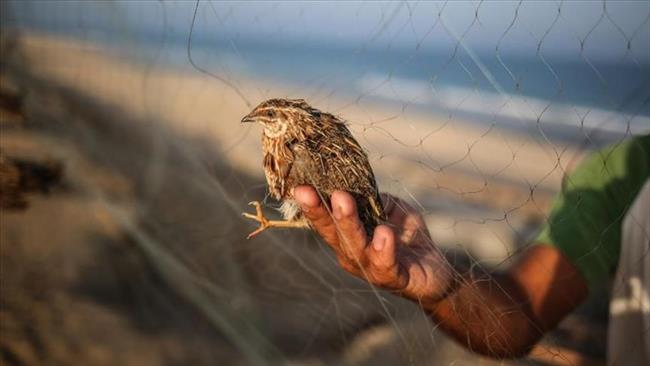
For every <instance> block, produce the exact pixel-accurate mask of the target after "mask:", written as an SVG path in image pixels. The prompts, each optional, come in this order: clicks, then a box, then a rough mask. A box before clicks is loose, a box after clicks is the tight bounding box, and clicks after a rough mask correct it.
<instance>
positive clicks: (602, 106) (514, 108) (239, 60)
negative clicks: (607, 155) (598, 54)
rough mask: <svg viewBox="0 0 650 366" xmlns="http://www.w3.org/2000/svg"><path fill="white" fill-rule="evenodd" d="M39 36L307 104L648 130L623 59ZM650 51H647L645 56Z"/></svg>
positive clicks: (604, 136) (643, 79)
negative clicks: (258, 86)
mask: <svg viewBox="0 0 650 366" xmlns="http://www.w3.org/2000/svg"><path fill="white" fill-rule="evenodd" d="M32 30H34V31H39V32H49V33H58V34H63V35H65V36H67V37H77V38H81V39H84V40H91V41H93V42H98V43H101V44H105V45H106V46H107V47H109V48H113V49H115V50H116V51H117V52H120V53H121V54H122V56H123V57H128V58H130V59H132V60H133V61H134V62H139V63H142V64H145V65H150V66H152V65H153V66H156V67H160V66H165V67H171V68H178V69H181V70H184V71H187V72H199V73H204V74H205V77H206V78H214V76H212V75H216V76H218V77H217V78H214V82H215V83H218V82H220V80H219V79H224V80H227V81H228V82H230V83H232V84H235V85H236V84H237V81H238V80H240V79H243V78H249V79H255V80H265V81H270V82H280V83H283V84H284V85H287V84H288V85H295V86H296V87H297V88H299V90H301V91H304V93H305V98H307V99H309V98H310V97H311V96H313V95H321V96H322V95H336V96H337V97H342V98H346V99H349V100H355V101H358V100H361V99H366V100H372V101H377V102H381V103H386V104H390V105H394V106H395V107H398V108H402V109H406V108H408V109H410V110H414V111H417V112H423V113H430V114H431V115H432V116H435V117H436V118H437V119H438V120H439V119H440V118H445V119H449V120H453V119H458V120H463V121H464V122H468V123H474V124H478V125H483V126H486V128H487V127H489V126H492V125H494V126H496V127H499V128H504V129H513V130H520V131H525V132H527V133H528V134H529V135H533V136H537V137H539V138H544V139H548V140H552V141H558V142H570V143H576V144H581V143H588V144H587V148H589V147H593V148H596V147H599V146H602V145H604V144H608V143H611V142H614V141H618V140H620V139H622V138H625V137H629V136H630V135H639V134H646V133H649V132H650V64H648V63H639V62H638V61H636V60H635V58H634V54H633V53H629V54H626V55H622V57H621V58H620V59H619V60H617V59H616V58H608V59H607V61H602V60H601V61H597V60H591V59H589V57H587V56H586V55H585V54H580V52H576V53H575V54H573V55H571V57H557V56H552V57H551V56H545V55H544V53H543V52H538V53H536V54H533V55H528V56H525V55H512V54H501V53H500V52H499V51H498V50H496V49H494V50H491V51H489V52H486V51H483V52H478V51H474V50H472V49H469V48H467V47H465V46H464V45H463V44H462V43H460V42H459V43H458V44H457V45H456V46H455V47H453V48H446V49H438V50H437V49H435V48H434V49H431V48H429V49H418V48H407V47H399V46H394V47H383V48H377V47H368V46H365V45H363V44H359V45H356V44H350V43H327V42H323V43H313V42H310V43H301V42H297V41H287V40H274V39H273V38H272V37H271V38H269V37H266V38H262V37H260V38H254V37H248V38H245V37H235V38H228V37H221V38H220V37H215V36H211V35H206V34H194V35H193V36H192V37H191V38H190V37H188V35H187V34H178V33H176V34H159V33H147V32H139V33H135V34H134V33H131V34H129V36H128V37H124V35H115V34H112V33H110V32H106V31H101V30H93V29H79V28H75V27H67V28H66V27H61V26H58V27H57V28H56V29H46V28H43V27H40V28H38V27H35V28H34V29H32ZM645 51H647V50H645Z"/></svg>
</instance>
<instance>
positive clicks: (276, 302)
mask: <svg viewBox="0 0 650 366" xmlns="http://www.w3.org/2000/svg"><path fill="white" fill-rule="evenodd" d="M0 10H1V12H0V14H1V15H0V21H1V23H0V25H1V27H0V31H1V33H2V34H1V37H0V40H1V43H0V51H1V52H2V54H1V57H0V66H1V68H0V82H1V84H0V131H1V135H0V183H2V190H1V191H0V193H1V198H2V202H1V203H2V204H1V206H2V208H1V211H0V214H1V221H0V224H1V225H0V234H1V236H0V238H1V240H2V246H1V252H0V260H1V265H2V274H1V277H0V278H1V280H2V294H1V296H0V313H1V314H2V322H1V323H0V331H1V333H2V335H1V337H0V357H2V361H1V362H2V364H3V365H4V364H7V365H116V364H119V365H170V366H171V365H215V364H217V365H267V364H268V365H275V364H285V365H287V364H288V365H440V364H449V365H451V364H453V365H476V364H484V365H492V364H513V365H514V364H516V365H519V364H523V365H564V364H573V365H577V364H604V359H605V358H604V357H605V336H606V322H607V305H608V298H607V297H608V284H603V285H602V288H600V289H594V290H593V291H592V295H591V297H590V299H589V301H587V302H586V303H585V304H584V305H583V306H581V307H580V308H579V309H578V311H576V312H575V314H572V315H571V316H569V317H568V318H567V319H565V320H564V321H563V322H562V323H561V324H560V327H559V328H558V329H557V330H556V331H554V332H552V333H551V334H549V335H548V336H547V337H545V338H544V340H543V341H542V343H541V344H540V345H538V346H537V347H536V348H535V349H534V350H533V351H532V353H531V355H530V356H529V357H528V358H526V359H523V360H517V361H500V362H497V361H492V360H489V359H485V358H482V357H479V356H475V355H473V354H471V353H469V352H467V351H465V350H463V349H461V348H460V347H459V346H457V345H455V343H454V342H452V341H451V340H449V339H447V338H446V337H445V336H444V335H443V334H442V333H441V332H440V331H438V330H437V328H436V325H435V324H434V323H432V322H430V320H429V319H428V318H427V316H426V315H425V314H424V313H422V312H421V311H420V310H419V309H418V308H417V306H415V305H414V304H411V303H409V302H407V301H405V300H401V299H399V298H397V297H395V296H393V295H391V294H388V293H386V292H383V291H381V290H378V289H376V288H373V287H370V286H368V285H367V284H365V283H364V282H362V281H360V280H357V279H355V278H353V277H351V276H348V275H347V274H345V273H344V272H343V271H342V270H341V269H339V268H338V265H337V263H336V260H335V258H334V256H333V255H332V253H331V252H330V251H329V250H328V249H327V248H326V246H325V245H324V244H323V243H322V242H321V241H320V240H319V239H318V238H317V237H316V236H315V235H314V234H313V233H311V232H307V231H282V230H277V231H268V232H265V233H264V234H262V235H260V236H258V237H256V238H255V239H253V240H249V241H247V240H245V237H246V235H247V234H248V233H249V232H250V231H251V230H252V229H254V226H255V225H254V223H251V222H247V221H245V220H244V219H243V218H241V216H240V213H241V212H243V211H248V210H249V207H248V206H247V203H248V202H249V201H252V200H261V199H264V198H265V196H266V185H265V181H264V177H263V171H262V168H261V161H262V154H261V144H260V141H259V138H260V132H261V131H260V129H259V128H258V127H257V126H250V125H248V124H247V125H245V126H244V125H241V124H240V123H239V121H240V119H241V117H242V116H243V115H245V114H246V113H248V112H249V111H250V109H252V108H253V107H254V106H255V105H257V104H258V103H260V102H261V101H263V100H265V99H268V98H273V97H284V98H304V99H306V100H307V101H308V102H309V103H310V104H312V105H313V106H315V107H317V108H319V109H321V110H324V111H328V112H331V113H334V114H336V115H338V116H340V117H341V118H343V119H345V120H347V121H348V122H349V126H350V129H351V130H352V132H353V134H354V135H355V137H356V138H357V140H359V142H360V143H361V145H362V146H363V147H364V148H365V149H366V150H367V152H368V154H369V158H370V161H371V164H372V166H373V168H374V170H375V173H376V176H377V179H378V183H379V186H380V189H381V190H382V191H386V192H390V193H392V194H394V195H397V196H400V197H402V198H404V199H406V200H408V201H409V202H410V203H412V204H413V205H415V206H416V207H417V208H418V209H419V210H421V212H422V214H423V215H424V216H425V218H426V221H427V225H428V227H429V230H430V231H431V234H432V236H433V238H434V240H435V241H436V243H437V244H438V245H439V246H440V247H441V248H443V250H444V251H445V254H447V255H448V257H449V259H450V260H451V261H453V262H454V263H455V264H456V266H457V267H458V268H459V269H461V268H463V269H468V270H473V271H478V272H482V273H488V274H489V273H492V272H493V271H499V270H503V269H505V268H507V266H508V265H509V263H510V262H511V260H512V259H513V258H516V256H517V254H518V253H519V252H520V251H521V250H522V249H523V248H525V247H526V246H527V245H529V240H530V239H531V237H532V236H534V235H535V233H536V232H537V230H538V228H539V226H540V225H541V224H542V223H543V222H544V221H545V220H546V218H547V213H548V209H549V207H550V204H551V202H552V199H553V197H554V195H555V194H556V193H557V192H558V191H559V190H560V189H561V184H562V179H563V177H564V176H565V174H566V173H568V172H570V171H571V170H572V169H573V168H574V167H575V165H576V164H577V163H579V162H580V160H581V159H582V158H583V157H584V156H585V154H587V153H589V152H591V151H594V150H596V149H598V148H600V147H603V146H605V145H608V144H612V143H620V142H622V141H624V140H625V139H628V138H630V137H632V136H635V135H638V134H644V133H648V132H649V131H650V3H648V2H646V1H615V2H612V1H584V2H583V1H558V2H551V1H545V2H533V1H519V2H517V1H512V2H509V1H504V2H483V1H463V2H406V1H399V2H306V1H305V2H302V1H297V2H270V1H268V2H267V1H264V2H230V1H224V2H221V1H207V0H201V1H176V2H175V1H147V2H145V1H122V2H113V1H93V2H81V1H10V0H3V1H2V2H0ZM265 202H266V210H267V213H268V214H269V216H271V215H275V211H274V208H277V206H278V205H277V203H276V202H273V201H271V200H267V201H265Z"/></svg>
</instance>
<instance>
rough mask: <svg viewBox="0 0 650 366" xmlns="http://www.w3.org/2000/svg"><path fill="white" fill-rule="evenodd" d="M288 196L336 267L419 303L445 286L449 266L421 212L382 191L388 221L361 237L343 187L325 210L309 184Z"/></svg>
mask: <svg viewBox="0 0 650 366" xmlns="http://www.w3.org/2000/svg"><path fill="white" fill-rule="evenodd" d="M294 198H295V199H296V200H297V201H298V203H299V204H300V206H301V208H302V212H303V213H304V215H305V216H306V217H307V219H309V221H310V222H311V224H312V226H313V228H314V229H315V230H316V231H317V232H318V233H319V234H320V236H321V237H323V239H324V240H325V242H327V244H328V245H329V246H330V247H332V249H333V250H334V252H335V253H336V256H337V258H338V261H339V264H340V265H341V267H342V268H343V269H345V270H346V271H348V272H350V273H352V274H353V275H355V276H358V277H360V278H362V279H365V280H366V281H368V282H370V283H371V284H373V285H377V286H380V287H383V288H386V289H389V290H392V291H395V292H398V293H399V294H401V295H403V296H405V297H408V298H411V299H413V300H416V301H419V302H420V303H421V304H422V305H426V304H427V303H430V304H433V303H435V302H437V301H438V300H439V299H441V298H442V297H444V295H445V292H446V291H447V290H448V289H449V288H450V287H451V285H452V283H453V269H452V267H451V265H450V264H449V263H448V262H447V260H446V259H445V257H444V256H443V255H442V253H441V252H440V251H439V250H438V249H437V248H436V247H435V245H434V244H433V241H432V240H431V237H430V235H429V231H428V230H427V228H426V226H425V224H424V221H423V219H422V216H421V215H420V214H419V213H418V212H417V211H416V210H415V209H414V208H413V207H411V206H410V205H408V204H407V203H406V202H404V201H403V200H401V199H399V198H396V197H393V196H390V195H387V194H384V195H382V201H383V203H384V211H385V213H386V217H387V218H388V223H389V225H390V226H389V225H379V226H377V227H376V228H375V232H374V234H373V237H372V238H367V237H366V232H365V230H364V228H363V224H362V223H361V221H360V220H359V215H358V214H357V206H356V202H355V200H354V198H353V197H352V196H351V195H350V194H348V193H347V192H342V191H336V192H334V193H333V194H332V197H331V202H330V203H331V204H330V207H331V212H330V211H329V208H328V207H327V206H326V205H323V203H322V202H321V200H320V198H319V195H318V193H317V192H316V191H315V190H314V188H312V187H310V186H300V187H296V188H295V190H294Z"/></svg>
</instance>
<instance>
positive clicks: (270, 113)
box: [266, 111, 275, 118]
mask: <svg viewBox="0 0 650 366" xmlns="http://www.w3.org/2000/svg"><path fill="white" fill-rule="evenodd" d="M266 115H267V116H269V118H273V116H274V115H275V113H273V111H268V112H266Z"/></svg>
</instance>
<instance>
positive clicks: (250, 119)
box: [241, 115, 255, 123]
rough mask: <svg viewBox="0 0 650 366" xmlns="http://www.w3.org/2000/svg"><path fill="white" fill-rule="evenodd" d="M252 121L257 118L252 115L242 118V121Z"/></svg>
mask: <svg viewBox="0 0 650 366" xmlns="http://www.w3.org/2000/svg"><path fill="white" fill-rule="evenodd" d="M250 122H255V118H253V117H251V116H250V115H247V116H244V118H242V119H241V123H250Z"/></svg>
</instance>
